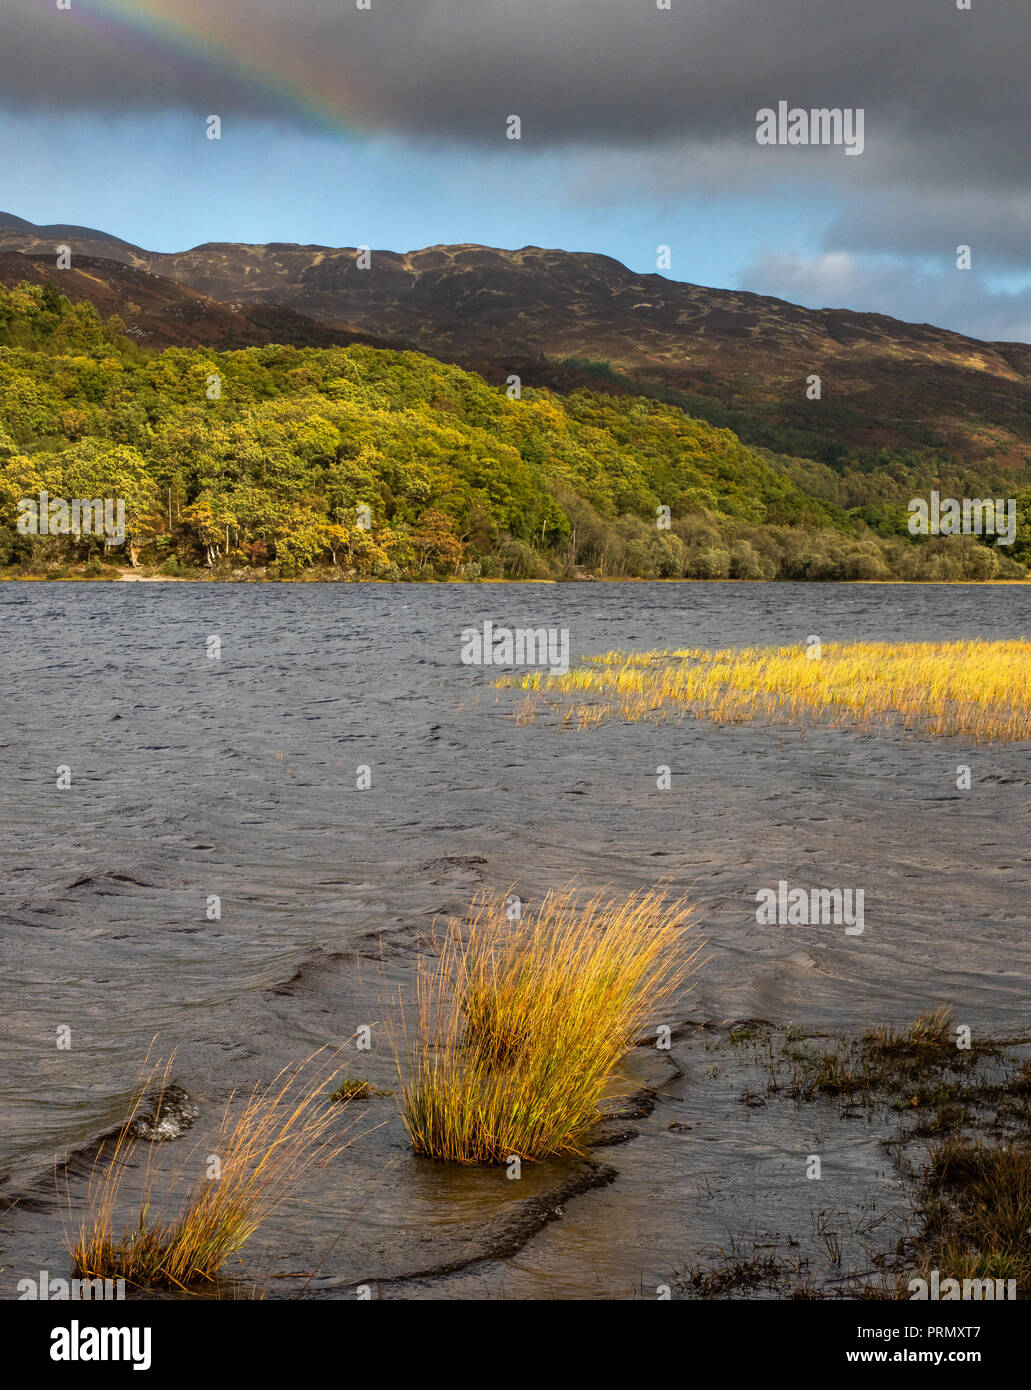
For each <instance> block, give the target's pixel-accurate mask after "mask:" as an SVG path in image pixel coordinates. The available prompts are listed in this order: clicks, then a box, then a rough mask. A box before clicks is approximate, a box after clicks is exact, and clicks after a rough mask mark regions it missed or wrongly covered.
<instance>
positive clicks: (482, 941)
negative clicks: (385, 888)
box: [399, 888, 697, 1164]
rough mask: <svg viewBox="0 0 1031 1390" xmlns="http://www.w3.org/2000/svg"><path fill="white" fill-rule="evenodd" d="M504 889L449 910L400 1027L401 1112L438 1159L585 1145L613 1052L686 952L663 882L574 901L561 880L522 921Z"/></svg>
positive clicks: (419, 1147)
mask: <svg viewBox="0 0 1031 1390" xmlns="http://www.w3.org/2000/svg"><path fill="white" fill-rule="evenodd" d="M506 902H507V900H506V899H505V898H503V897H501V896H495V895H488V896H484V897H481V898H480V899H478V900H477V902H475V903H474V904H473V907H472V910H471V913H470V918H469V920H468V921H462V920H459V919H452V920H451V921H450V922H449V923H448V925H447V928H446V931H445V934H444V938H443V942H442V946H441V951H440V955H439V957H438V959H437V962H436V965H435V967H433V968H431V969H430V970H429V971H428V972H427V971H425V970H424V971H422V972H421V973H420V979H419V987H418V1002H417V1019H416V1021H415V1026H414V1027H413V1028H409V1027H407V1026H406V1030H405V1049H406V1056H405V1057H404V1058H403V1059H401V1058H399V1072H400V1103H401V1109H402V1114H403V1117H404V1121H405V1125H406V1127H407V1129H408V1133H409V1136H410V1139H411V1142H412V1146H413V1148H414V1149H415V1151H416V1152H417V1153H420V1154H424V1155H427V1156H429V1157H432V1158H436V1159H441V1160H443V1161H445V1162H449V1163H462V1164H474V1163H504V1162H508V1161H510V1160H511V1159H512V1158H513V1157H519V1158H521V1159H527V1160H533V1159H541V1158H545V1157H547V1156H549V1155H560V1154H579V1153H582V1152H583V1140H584V1136H585V1134H586V1133H587V1131H588V1130H589V1129H590V1127H591V1126H592V1125H593V1124H595V1123H596V1121H597V1120H598V1118H599V1115H600V1106H601V1101H602V1097H603V1095H604V1094H605V1093H606V1091H607V1089H608V1088H609V1086H610V1083H611V1081H612V1079H613V1075H614V1072H615V1070H616V1068H617V1066H618V1064H619V1062H620V1060H621V1059H622V1058H623V1057H624V1056H625V1055H626V1054H627V1052H628V1051H629V1050H630V1048H631V1047H633V1046H634V1043H635V1040H636V1038H637V1036H638V1034H639V1033H640V1031H641V1029H642V1028H643V1027H644V1025H645V1023H646V1022H647V1021H648V1019H649V1018H654V1017H656V1015H658V1014H661V1010H662V1009H663V1008H664V1007H665V1006H666V1005H667V1004H668V1003H669V1002H670V1001H671V1000H672V999H673V997H674V996H675V995H676V994H677V992H678V991H679V990H680V988H681V987H682V985H683V984H684V982H685V980H686V978H687V976H688V974H689V973H690V970H691V966H692V963H693V961H694V958H695V955H696V954H697V953H696V952H692V951H690V950H688V949H687V931H688V929H689V925H690V923H689V918H690V908H689V907H688V904H687V903H686V901H685V900H684V899H683V898H678V899H675V900H670V899H669V898H668V896H667V894H665V893H663V892H661V891H652V892H644V893H637V894H632V895H631V896H629V897H626V898H623V899H619V900H615V901H608V900H606V899H605V896H604V894H602V893H598V894H595V895H594V896H592V897H591V898H590V899H588V900H587V901H584V902H579V903H578V901H577V899H576V896H575V893H574V890H573V889H571V888H567V889H564V890H561V891H556V892H552V893H549V894H548V895H547V896H546V897H545V898H544V899H543V901H542V902H541V904H540V906H539V908H538V909H537V910H536V912H535V913H534V914H533V917H532V919H530V920H528V921H524V922H512V921H510V920H509V917H508V915H507V910H506Z"/></svg>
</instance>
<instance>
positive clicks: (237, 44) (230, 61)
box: [75, 0, 372, 134]
mask: <svg viewBox="0 0 1031 1390" xmlns="http://www.w3.org/2000/svg"><path fill="white" fill-rule="evenodd" d="M75 13H76V15H77V17H79V18H80V19H82V18H83V17H84V16H86V15H87V14H88V16H89V19H90V21H91V22H92V24H93V26H94V27H95V28H97V29H99V30H101V31H102V32H105V33H106V34H107V35H108V36H110V38H111V40H112V41H113V42H115V43H119V44H122V45H125V44H126V43H127V42H128V41H129V36H139V37H141V38H143V39H144V40H146V41H147V46H148V48H149V50H150V51H151V52H153V53H154V54H155V55H156V56H158V57H162V56H167V54H168V52H169V51H172V52H173V53H175V54H177V55H179V56H181V57H186V58H187V59H189V60H190V61H192V62H195V63H197V64H198V65H211V66H215V67H217V68H218V69H219V70H220V71H221V72H223V73H226V74H228V75H229V76H230V77H232V78H233V79H234V80H236V81H238V82H240V83H241V84H243V85H244V86H247V87H251V88H256V89H258V90H260V91H261V93H262V94H263V96H265V97H266V98H268V97H270V96H271V97H272V99H273V100H275V101H277V102H279V103H281V104H282V106H283V108H284V109H285V110H290V111H293V112H295V113H296V114H298V115H301V116H303V117H306V118H307V119H309V120H313V121H315V122H316V123H317V124H318V125H320V126H322V127H323V128H325V129H328V130H331V131H333V132H334V133H336V134H339V133H340V132H341V131H345V132H355V131H358V130H360V129H361V128H362V127H363V126H364V125H370V124H372V122H371V120H370V119H369V117H368V115H366V117H365V118H364V119H362V118H361V117H359V115H358V114H357V113H356V111H355V105H356V103H355V101H354V93H353V92H351V93H350V94H349V96H348V95H345V92H344V90H343V84H342V83H341V82H337V81H332V80H330V79H327V78H326V77H324V76H320V75H319V74H317V73H314V72H313V71H312V70H311V68H309V67H307V66H306V65H305V64H304V62H303V60H302V59H301V58H300V57H297V56H292V55H291V54H290V53H289V51H288V50H287V48H286V47H285V46H284V47H282V48H276V49H275V52H274V53H272V52H270V51H269V50H270V49H271V48H272V46H273V40H272V39H270V37H269V34H268V31H267V29H266V28H265V27H264V26H260V25H258V24H256V23H254V22H253V21H248V20H246V19H244V20H241V19H239V18H235V17H233V16H230V15H226V14H225V13H222V12H220V10H219V7H218V6H217V5H215V6H213V5H211V4H210V0H89V4H88V8H87V3H86V0H79V3H78V4H77V6H76V11H75ZM284 13H285V14H286V15H287V16H288V11H287V10H286V9H285V7H284ZM346 13H347V12H346V10H345V9H344V8H343V7H342V8H341V25H343V24H344V23H346V22H347V20H346V18H345V15H346ZM354 15H355V18H356V20H357V22H358V23H361V22H362V19H363V17H364V12H363V11H359V10H358V9H357V8H355V10H354ZM285 22H286V23H289V18H288V17H287V18H286V19H285ZM134 47H135V44H134ZM143 56H145V54H144V55H143ZM204 114H205V115H208V114H217V115H221V116H223V117H226V116H229V115H231V114H232V112H231V109H230V110H227V111H216V112H213V113H208V112H205V113H204Z"/></svg>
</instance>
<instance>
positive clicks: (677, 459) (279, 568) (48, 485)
mask: <svg viewBox="0 0 1031 1390" xmlns="http://www.w3.org/2000/svg"><path fill="white" fill-rule="evenodd" d="M122 329H123V325H122V324H121V323H120V321H113V322H112V323H110V324H108V325H107V326H105V325H104V324H103V323H102V321H101V319H100V317H99V315H98V313H97V311H96V309H95V308H94V307H93V305H92V304H90V303H87V302H81V303H78V304H74V305H73V304H72V303H70V301H69V299H68V298H67V297H66V296H64V295H62V294H60V293H59V291H58V290H57V289H56V288H55V287H54V286H53V285H45V286H38V285H29V284H26V285H23V286H20V287H17V288H15V289H14V290H4V289H0V565H4V564H6V565H16V566H20V567H22V568H23V569H24V568H25V567H29V568H30V569H31V567H32V566H46V565H47V564H54V563H63V562H66V561H69V560H72V559H79V560H82V559H84V558H86V557H87V556H90V555H94V556H95V555H96V554H97V552H98V551H99V550H100V548H101V547H100V545H99V543H98V542H97V541H95V540H93V539H91V538H90V539H86V538H82V539H79V540H75V539H73V538H71V537H64V536H42V535H22V534H20V533H19V532H18V531H17V529H16V526H15V520H16V516H17V513H18V503H19V501H20V500H21V499H28V498H34V497H38V495H39V494H40V493H41V492H43V491H45V492H47V493H48V494H49V495H50V496H51V497H53V498H65V499H74V498H91V497H100V498H104V497H107V498H122V499H124V501H125V507H126V514H127V516H126V519H127V530H128V535H129V541H130V554H132V555H138V556H139V558H140V559H141V561H143V562H145V563H150V564H155V565H156V564H160V565H162V566H163V567H164V568H165V569H166V571H171V572H179V571H180V570H181V568H182V567H183V566H185V567H187V568H189V567H191V566H196V565H198V564H201V565H205V566H208V567H211V568H212V569H214V570H216V571H218V572H226V571H230V570H234V569H235V570H238V571H240V572H245V573H253V574H265V573H268V574H273V575H283V576H286V575H292V574H299V573H302V572H304V571H305V570H307V569H310V568H311V567H318V566H321V567H323V568H324V569H325V570H328V571H329V572H330V573H332V574H334V575H336V576H338V577H344V578H364V577H374V578H404V577H441V578H443V577H459V578H464V579H476V578H481V577H507V578H515V579H520V578H534V577H580V576H582V575H584V574H599V575H621V576H639V577H644V578H657V577H669V578H680V577H684V576H687V577H695V578H723V577H734V578H741V579H771V578H777V577H785V578H799V579H805V578H810V579H813V578H821V579H827V578H842V579H869V578H878V577H885V576H888V575H897V576H899V577H905V578H915V577H929V578H960V577H969V578H990V577H992V576H994V575H998V574H1013V575H1018V574H1022V573H1023V569H1022V568H1021V567H1020V566H1018V565H1016V564H1014V563H1013V561H1012V560H1010V559H1009V558H1008V557H1006V556H1005V555H1003V554H1001V553H1000V551H999V550H998V548H997V547H994V546H991V547H990V546H988V545H984V544H979V543H978V542H977V541H975V540H974V539H973V538H970V537H963V538H960V537H955V538H942V539H931V540H929V541H927V542H925V543H921V544H917V543H913V542H911V541H909V540H908V539H901V538H891V539H882V538H880V537H878V536H876V535H874V534H873V533H872V532H871V531H870V530H869V529H868V528H867V526H866V525H865V524H864V522H863V520H862V519H861V518H858V517H854V516H849V515H847V514H846V513H845V512H843V511H842V510H841V509H839V508H837V507H835V506H833V505H832V504H829V503H827V502H824V501H822V500H820V499H819V498H816V497H814V496H811V495H808V494H806V492H805V491H804V490H802V489H801V488H799V487H798V486H796V485H795V484H794V483H793V482H792V481H791V480H790V479H789V478H788V477H786V476H785V475H784V473H783V472H780V471H778V470H776V469H774V468H773V467H771V466H770V464H769V463H768V462H767V460H766V459H764V458H763V457H762V456H760V455H759V454H758V453H756V452H755V451H754V450H752V449H749V448H748V447H747V446H745V445H744V444H742V443H741V441H740V440H739V439H737V438H736V437H735V436H734V435H733V434H732V433H731V432H730V431H727V430H718V429H713V428H712V427H711V426H709V425H707V424H705V423H703V422H701V421H698V420H695V419H693V418H691V417H690V416H689V415H686V414H685V413H684V412H683V411H681V410H680V409H678V408H676V407H674V406H670V405H666V404H663V403H660V402H657V401H653V400H648V399H642V398H635V397H620V396H613V395H607V394H602V393H597V392H590V391H583V390H578V391H573V392H572V393H570V394H569V395H568V396H557V395H554V394H553V393H551V392H550V391H547V390H544V389H533V388H531V389H528V390H526V391H524V392H523V393H522V397H521V399H511V398H509V396H508V395H507V393H506V392H505V391H503V390H500V389H498V388H496V387H492V386H491V385H489V384H488V383H487V382H486V381H484V380H483V379H482V378H481V377H478V376H476V375H475V374H472V373H469V372H466V371H463V370H462V369H460V368H458V367H455V366H450V365H446V364H444V363H442V362H439V361H436V360H434V359H432V358H430V357H428V356H425V355H423V354H420V353H415V352H395V351H389V350H384V349H377V348H373V347H368V346H365V345H352V346H349V347H330V348H302V349H298V348H295V347H292V346H285V345H280V346H264V347H247V348H243V349H240V350H238V351H232V352H219V351H214V350H211V349H203V348H192V349H184V348H175V347H173V348H168V349H166V350H164V351H163V352H153V351H149V350H147V349H145V348H141V347H140V346H139V344H138V343H137V342H135V341H134V340H132V339H130V338H128V337H126V336H125V335H124V333H123V332H122ZM663 508H668V509H669V511H668V515H667V514H665V513H663V511H662V510H661V509H663ZM667 521H668V525H666V524H664V523H666V522H667Z"/></svg>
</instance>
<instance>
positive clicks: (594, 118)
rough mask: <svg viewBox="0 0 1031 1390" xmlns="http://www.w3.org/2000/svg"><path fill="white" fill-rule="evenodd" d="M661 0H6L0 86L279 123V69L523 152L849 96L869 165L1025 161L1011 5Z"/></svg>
mask: <svg viewBox="0 0 1031 1390" xmlns="http://www.w3.org/2000/svg"><path fill="white" fill-rule="evenodd" d="M671 3H672V9H671V10H670V11H668V12H667V11H661V10H658V9H657V8H656V4H655V0H532V2H531V3H527V0H371V9H370V10H368V11H364V10H358V9H357V8H356V6H355V3H354V0H219V3H218V4H214V5H212V4H210V3H209V2H208V0H146V3H144V4H140V5H137V6H135V7H134V6H133V5H131V4H129V3H128V0H72V9H71V10H70V11H67V12H64V11H59V10H57V9H56V7H55V6H54V5H53V4H46V3H42V0H5V14H4V17H3V20H2V33H0V40H2V47H0V91H2V100H3V102H4V103H5V104H6V105H7V107H8V108H9V109H18V110H25V109H27V108H33V109H38V108H40V107H44V108H47V109H49V110H54V109H57V110H69V111H72V110H81V109H89V110H93V111H108V112H118V113H125V112H126V111H127V110H138V111H147V110H154V109H167V108H169V107H182V108H184V109H188V110H193V109H197V108H198V106H202V107H205V108H207V107H210V108H211V109H212V110H219V109H220V106H219V103H221V104H222V106H223V107H225V108H226V109H227V111H231V112H233V113H237V114H239V113H246V114H251V115H254V116H259V115H265V116H272V117H276V116H282V115H284V114H288V113H289V110H290V107H289V101H288V100H284V97H283V94H282V92H281V91H280V90H278V88H277V80H285V81H286V82H287V83H288V84H293V85H295V86H296V87H297V88H304V87H307V88H308V89H309V90H310V92H311V93H313V94H314V95H315V96H316V98H317V99H318V97H319V94H322V93H329V94H331V95H332V94H339V98H340V102H341V105H342V106H343V107H344V108H345V109H346V108H348V107H353V108H354V109H355V110H356V111H357V112H358V113H360V114H362V115H363V116H364V117H367V118H368V119H370V120H371V122H372V123H373V125H374V126H378V127H381V128H386V129H390V130H394V131H397V132H400V133H407V134H409V135H412V136H415V137H420V136H427V137H434V136H436V137H441V136H444V137H447V138H449V139H454V140H458V141H468V142H470V143H474V144H481V145H489V144H491V143H493V142H496V141H498V140H499V139H500V138H502V135H503V128H504V126H503V123H504V117H505V116H507V115H508V114H510V113H516V114H519V115H520V116H521V117H522V119H523V122H524V140H525V141H526V142H528V144H529V145H532V146H534V147H537V148H540V147H542V146H549V145H555V144H562V143H566V142H577V143H592V144H597V145H622V146H626V145H635V144H642V145H643V144H647V143H648V142H650V141H653V140H656V139H677V138H679V139H684V140H690V141H694V142H705V141H709V140H712V139H727V138H730V139H740V140H742V141H745V142H748V141H753V140H754V131H755V112H756V110H757V109H758V108H759V107H762V106H767V105H775V104H776V102H777V101H778V100H781V99H783V100H786V101H788V102H789V103H791V104H792V105H796V104H797V105H800V106H824V105H829V106H863V107H865V108H866V111H867V132H868V134H867V140H868V145H867V155H866V156H865V158H866V159H868V160H869V162H870V163H871V164H876V165H878V166H883V169H884V173H885V175H886V177H888V178H893V177H899V176H901V175H902V174H904V173H908V175H909V176H913V175H914V174H919V168H917V169H914V167H913V164H912V162H911V160H910V158H909V156H914V157H915V158H916V159H917V161H918V162H919V164H920V167H922V168H924V169H925V170H926V171H927V176H928V177H929V178H932V179H941V178H943V177H947V178H949V179H952V180H955V179H956V178H957V177H965V178H969V179H970V180H971V181H973V182H976V183H977V184H979V185H988V184H991V183H1001V184H1006V183H1007V182H1012V181H1015V180H1016V178H1017V177H1019V176H1020V175H1022V174H1023V173H1024V171H1025V166H1026V159H1025V156H1024V154H1023V145H1024V141H1023V138H1022V136H1023V134H1024V132H1025V130H1026V122H1027V114H1028V101H1027V96H1026V73H1025V68H1026V37H1027V26H1028V17H1027V10H1026V4H1025V3H1024V0H993V2H992V3H989V0H972V3H973V8H972V10H970V11H969V12H968V11H960V10H957V8H956V3H955V0H671ZM134 9H135V12H136V14H137V15H138V16H148V15H149V16H153V15H157V16H159V17H161V16H165V17H170V18H171V19H172V20H174V22H175V23H176V24H177V25H178V26H180V32H181V33H184V34H185V35H187V39H186V42H187V44H188V45H196V47H195V49H194V52H193V55H192V56H189V57H187V56H183V54H182V53H181V52H177V48H178V46H179V40H176V39H175V38H174V37H173V38H171V39H169V38H168V37H167V36H166V37H160V38H158V40H157V41H155V37H154V35H153V33H152V32H151V31H150V30H149V28H148V24H147V22H146V20H144V22H143V27H142V28H141V27H138V26H137V25H136V24H134V23H133V22H129V21H126V19H125V16H127V15H131V14H132V13H133V11H134ZM237 64H240V65H242V71H241V70H240V69H238V68H237ZM263 70H264V71H265V72H266V73H267V76H266V77H265V78H262V77H261V76H260V74H261V72H262V71H263ZM248 74H251V76H250V77H249V76H248ZM900 153H905V154H906V156H907V158H906V161H905V164H906V167H905V168H898V167H897V162H898V155H899V154H900ZM768 157H770V158H775V157H776V152H774V151H770V152H768ZM855 162H856V161H850V163H855ZM852 177H855V175H852Z"/></svg>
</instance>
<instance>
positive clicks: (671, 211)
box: [0, 0, 1031, 340]
mask: <svg viewBox="0 0 1031 1390" xmlns="http://www.w3.org/2000/svg"><path fill="white" fill-rule="evenodd" d="M669 2H670V5H671V8H670V9H669V10H668V11H666V10H659V9H658V8H657V4H656V0H369V4H370V8H369V9H363V10H359V9H358V8H357V3H358V0H217V3H213V2H212V0H70V4H71V9H70V10H58V9H57V4H56V0H2V6H3V8H2V16H0V104H2V109H3V120H4V126H5V134H6V136H7V139H6V140H5V155H6V157H5V159H4V167H3V173H2V174H0V210H3V211H6V212H11V213H14V214H16V215H18V216H20V217H25V218H29V219H30V220H32V221H34V222H78V223H83V224H85V225H92V226H99V227H102V228H103V229H105V230H107V231H110V232H113V233H115V234H116V235H118V236H121V237H123V238H125V239H127V240H130V241H135V242H137V243H140V244H142V245H145V246H147V247H149V248H151V249H155V250H179V249H182V248H184V247H186V246H190V245H194V244H197V243H199V242H203V241H215V240H240V241H251V242H256V241H268V240H278V241H302V242H320V243H323V244H329V245H354V244H357V243H368V244H370V245H372V246H375V247H388V248H391V249H393V250H399V251H403V250H408V249H412V248H414V247H417V246H424V245H430V244H434V243H437V242H451V241H481V242H487V243H489V244H492V245H500V246H522V245H525V244H527V243H533V244H537V245H545V246H561V247H564V248H566V249H569V250H583V251H601V252H604V253H605V254H607V255H611V256H615V257H617V258H618V259H619V260H622V261H624V262H626V263H627V264H629V265H631V266H632V267H633V268H634V269H635V270H639V271H646V270H655V269H656V263H655V254H656V247H657V246H659V245H668V246H670V247H671V250H672V267H671V269H670V270H669V271H668V272H666V273H668V274H670V275H672V276H673V277H674V278H676V279H683V280H691V281H695V282H698V283H702V284H712V285H720V286H731V287H736V288H741V289H750V290H758V291H761V292H763V293H768V294H776V295H779V296H781V297H783V298H786V299H792V300H795V301H797V302H801V303H804V304H807V305H811V306H815V307H820V306H824V305H834V306H838V305H844V306H848V307H850V308H856V309H873V310H877V311H879V312H882V313H890V314H894V315H896V316H897V317H900V318H906V319H913V320H917V321H927V322H932V323H939V324H942V325H944V326H946V327H950V328H956V329H960V330H962V331H964V332H968V333H972V334H975V335H977V336H982V337H991V338H1004V339H1021V340H1031V253H1029V248H1031V191H1029V187H1028V164H1029V160H1028V154H1027V142H1028V134H1029V131H1031V121H1029V115H1031V100H1029V97H1028V82H1027V75H1026V67H1027V49H1028V42H1027V40H1028V35H1029V33H1031V13H1029V10H1028V3H1027V0H970V4H971V8H970V9H969V10H960V9H959V8H958V5H957V0H669ZM960 2H961V3H962V2H963V0H960ZM780 101H785V102H787V103H788V105H789V107H801V108H811V107H841V108H857V107H861V108H862V109H863V111H864V112H865V140H864V149H863V153H862V154H861V155H859V156H856V157H850V156H847V155H846V154H845V152H844V149H843V148H841V147H830V148H825V147H813V146H799V147H787V146H772V147H767V146H760V145H758V144H757V142H756V138H755V133H756V113H757V111H758V110H759V109H760V108H763V107H776V106H777V103H778V102H780ZM212 114H217V115H219V116H220V117H221V119H222V123H223V126H222V139H221V140H220V141H210V140H208V139H206V137H205V129H206V126H205V122H206V118H207V117H208V116H209V115H212ZM513 114H515V115H518V116H519V117H520V118H521V121H522V139H521V140H520V141H518V142H517V141H512V140H508V139H506V118H507V117H508V116H510V115H513ZM959 245H969V246H970V247H971V252H972V269H970V270H959V269H957V268H956V248H957V247H958V246H959Z"/></svg>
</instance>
